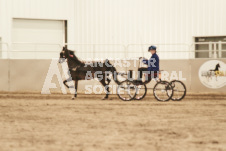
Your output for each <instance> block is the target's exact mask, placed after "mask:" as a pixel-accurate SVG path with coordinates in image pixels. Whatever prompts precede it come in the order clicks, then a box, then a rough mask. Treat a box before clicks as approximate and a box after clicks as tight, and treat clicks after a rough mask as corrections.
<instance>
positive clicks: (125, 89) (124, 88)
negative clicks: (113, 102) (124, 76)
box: [117, 80, 137, 101]
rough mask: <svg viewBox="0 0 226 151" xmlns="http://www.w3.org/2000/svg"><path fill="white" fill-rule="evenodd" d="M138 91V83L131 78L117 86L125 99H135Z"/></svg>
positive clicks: (121, 96)
mask: <svg viewBox="0 0 226 151" xmlns="http://www.w3.org/2000/svg"><path fill="white" fill-rule="evenodd" d="M136 92H137V87H136V85H135V84H134V83H133V82H132V81H129V80H125V81H122V82H120V83H119V85H118V88H117V95H118V97H119V98H120V99H121V100H123V101H131V100H132V99H134V98H135V96H136Z"/></svg>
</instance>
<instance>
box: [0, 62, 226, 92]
mask: <svg viewBox="0 0 226 151" xmlns="http://www.w3.org/2000/svg"><path fill="white" fill-rule="evenodd" d="M219 60H220V61H223V62H225V63H226V59H219ZM206 61H208V59H190V60H162V61H161V62H160V67H161V70H165V71H168V72H169V73H170V74H171V73H172V72H176V73H177V76H178V77H179V71H181V73H182V75H181V77H182V78H183V79H184V78H185V79H186V80H185V81H183V82H184V83H185V85H186V87H187V90H188V91H189V92H225V90H226V86H224V87H222V88H218V89H212V88H208V87H206V86H204V85H203V84H202V83H201V82H200V79H199V76H198V72H199V68H200V66H201V65H202V64H203V63H204V62H206ZM50 64H51V60H22V59H20V60H12V59H11V60H8V59H2V60H0V70H1V74H0V83H1V85H0V91H13V92H14V91H35V92H41V90H42V88H43V85H44V82H45V79H46V76H47V73H48V70H49V67H50ZM58 67H59V71H61V72H62V69H61V65H60V64H58ZM137 68H138V67H129V68H127V70H135V71H136V70H137ZM125 69H126V68H118V67H117V70H118V71H123V70H125ZM62 75H63V74H62ZM134 77H136V75H134ZM168 80H170V78H169V79H168ZM52 83H55V84H56V87H57V88H54V89H50V91H51V92H61V88H60V85H59V81H58V79H57V76H53V78H52ZM87 84H89V85H90V84H91V85H97V84H99V82H98V81H96V80H91V81H88V80H87V81H80V82H79V91H84V90H85V85H87ZM150 85H151V84H150ZM152 86H153V85H152ZM150 87H151V86H150Z"/></svg>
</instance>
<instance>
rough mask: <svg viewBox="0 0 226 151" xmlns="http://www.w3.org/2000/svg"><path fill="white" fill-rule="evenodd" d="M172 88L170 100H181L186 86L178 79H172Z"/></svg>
mask: <svg viewBox="0 0 226 151" xmlns="http://www.w3.org/2000/svg"><path fill="white" fill-rule="evenodd" d="M170 84H171V86H172V88H173V96H172V98H171V100H173V101H180V100H182V99H183V98H184V97H185V95H186V86H185V85H184V83H183V82H181V81H179V80H173V81H171V82H170Z"/></svg>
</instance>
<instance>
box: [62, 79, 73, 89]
mask: <svg viewBox="0 0 226 151" xmlns="http://www.w3.org/2000/svg"><path fill="white" fill-rule="evenodd" d="M70 80H71V78H68V79H67V80H64V81H63V83H64V85H65V86H66V87H67V88H68V89H69V88H71V87H69V86H68V85H67V82H68V81H70Z"/></svg>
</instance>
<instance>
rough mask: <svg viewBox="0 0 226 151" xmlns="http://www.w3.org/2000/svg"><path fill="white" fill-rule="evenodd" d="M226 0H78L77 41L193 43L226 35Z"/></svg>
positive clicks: (76, 5) (76, 16) (76, 10)
mask: <svg viewBox="0 0 226 151" xmlns="http://www.w3.org/2000/svg"><path fill="white" fill-rule="evenodd" d="M225 6H226V1H225V0H92V1H90V0H75V22H76V23H78V24H76V26H75V40H76V42H77V43H90V42H91V43H123V44H125V43H126V44H128V43H191V42H192V36H195V35H199V36H200V35H226V28H225V27H226V9H225V8H224V7H225Z"/></svg>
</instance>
